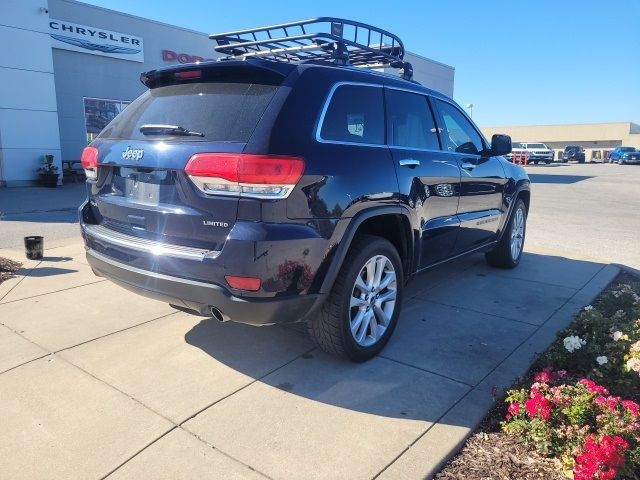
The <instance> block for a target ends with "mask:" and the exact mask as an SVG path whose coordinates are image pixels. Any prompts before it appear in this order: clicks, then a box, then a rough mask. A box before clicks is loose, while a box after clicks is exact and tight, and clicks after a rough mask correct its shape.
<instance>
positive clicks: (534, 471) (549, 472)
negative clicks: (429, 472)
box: [435, 431, 566, 480]
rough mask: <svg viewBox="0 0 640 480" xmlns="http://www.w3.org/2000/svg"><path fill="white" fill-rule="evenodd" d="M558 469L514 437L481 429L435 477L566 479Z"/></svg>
mask: <svg viewBox="0 0 640 480" xmlns="http://www.w3.org/2000/svg"><path fill="white" fill-rule="evenodd" d="M559 472H560V462H558V461H557V460H554V459H551V458H545V457H542V456H540V455H538V454H537V453H536V452H535V451H533V450H532V449H530V448H528V447H526V446H524V445H522V444H520V443H518V442H516V441H515V439H514V438H513V437H509V436H508V435H505V434H503V433H500V432H489V433H487V432H482V431H480V432H476V433H474V434H473V435H472V436H471V437H469V439H468V440H467V443H466V444H465V446H464V448H463V449H462V450H461V451H460V453H459V454H458V455H457V456H456V457H455V458H454V459H453V460H451V461H450V462H449V463H448V464H447V465H446V466H445V467H444V469H443V470H442V471H440V473H438V474H437V475H436V477H435V478H436V479H437V480H445V479H453V478H455V479H463V478H464V479H474V480H480V479H505V480H512V479H519V480H533V479H536V480H540V479H545V480H562V479H565V480H566V477H564V476H563V475H562V474H561V473H559Z"/></svg>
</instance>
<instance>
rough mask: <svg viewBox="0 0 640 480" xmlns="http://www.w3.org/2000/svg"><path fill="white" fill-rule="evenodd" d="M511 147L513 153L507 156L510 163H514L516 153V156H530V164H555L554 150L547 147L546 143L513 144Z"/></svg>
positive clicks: (528, 158) (528, 160)
mask: <svg viewBox="0 0 640 480" xmlns="http://www.w3.org/2000/svg"><path fill="white" fill-rule="evenodd" d="M511 145H512V149H511V153H510V154H509V155H507V158H508V159H509V160H510V161H513V153H514V152H515V153H516V154H522V153H527V154H529V155H528V157H527V162H528V163H538V162H544V163H551V162H553V150H551V149H550V148H549V147H547V146H546V145H545V144H544V143H540V142H535V143H529V142H512V144H511Z"/></svg>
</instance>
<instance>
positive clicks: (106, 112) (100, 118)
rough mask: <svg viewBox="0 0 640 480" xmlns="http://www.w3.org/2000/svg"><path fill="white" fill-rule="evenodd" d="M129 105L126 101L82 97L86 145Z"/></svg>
mask: <svg viewBox="0 0 640 480" xmlns="http://www.w3.org/2000/svg"><path fill="white" fill-rule="evenodd" d="M130 103H131V102H129V101H126V100H107V99H104V98H89V97H84V124H85V129H86V132H87V143H91V142H92V141H93V139H94V138H96V137H97V136H98V134H99V133H100V132H101V131H102V129H103V128H104V127H106V126H107V125H108V124H109V122H110V121H111V120H113V119H114V118H115V117H116V115H118V114H119V113H120V112H121V111H122V110H124V109H125V107H126V106H127V105H129V104H130Z"/></svg>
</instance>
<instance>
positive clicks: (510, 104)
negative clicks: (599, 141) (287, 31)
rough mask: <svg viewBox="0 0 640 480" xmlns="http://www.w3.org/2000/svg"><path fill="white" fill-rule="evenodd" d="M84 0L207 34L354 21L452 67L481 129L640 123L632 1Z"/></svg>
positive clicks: (639, 45)
mask: <svg viewBox="0 0 640 480" xmlns="http://www.w3.org/2000/svg"><path fill="white" fill-rule="evenodd" d="M85 1H87V3H94V4H96V5H100V6H102V7H105V8H111V9H114V10H119V11H122V12H126V13H130V14H133V15H139V16H141V17H146V18H151V19H154V20H158V21H161V22H166V23H170V24H173V25H179V26H182V27H186V28H190V29H193V30H198V31H203V32H207V33H214V32H223V31H228V30H234V29H242V28H248V27H252V26H262V25H269V24H274V23H282V22H286V21H291V20H298V19H305V18H311V17H317V16H323V15H327V16H337V17H343V18H349V19H354V20H359V21H362V22H365V23H371V24H373V25H376V26H379V27H381V28H384V29H386V30H389V31H391V32H394V33H396V34H397V35H398V36H400V38H401V39H402V40H403V42H404V44H405V47H406V48H407V50H409V51H411V52H414V53H417V54H419V55H423V56H425V57H428V58H431V59H434V60H437V61H440V62H443V63H446V64H448V65H452V66H454V67H455V69H456V73H455V92H454V98H455V100H456V101H457V102H459V103H460V104H467V103H473V105H474V108H473V117H474V120H475V121H476V122H477V123H478V124H480V125H482V126H490V125H494V126H495V125H527V124H553V123H588V122H614V121H634V122H637V123H640V0H608V1H605V0H600V1H596V0H553V1H551V0H537V1H534V0H521V1H517V0H513V1H507V0H495V1H491V0H487V1H474V0H445V1H439V2H435V1H432V0H422V1H405V0H393V1H378V0H368V1H366V2H364V1H355V0H354V1H348V0H322V1H316V2H311V1H304V0H301V1H298V2H293V1H282V0H269V1H261V2H259V1H248V0H247V1H237V0H236V1H234V2H216V1H212V0H189V1H184V2H164V1H157V0H135V1H131V0H85ZM212 47H213V45H212Z"/></svg>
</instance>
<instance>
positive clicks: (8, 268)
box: [0, 257, 22, 283]
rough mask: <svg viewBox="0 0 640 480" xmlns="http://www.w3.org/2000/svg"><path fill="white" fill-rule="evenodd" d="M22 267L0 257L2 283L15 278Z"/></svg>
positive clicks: (0, 281)
mask: <svg viewBox="0 0 640 480" xmlns="http://www.w3.org/2000/svg"><path fill="white" fill-rule="evenodd" d="M21 266H22V264H21V263H20V262H16V261H14V260H9V259H8V258H4V257H0V283H2V282H4V281H5V280H7V279H9V278H11V277H13V276H14V274H15V273H16V272H17V271H18V269H19V268H20V267H21Z"/></svg>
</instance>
